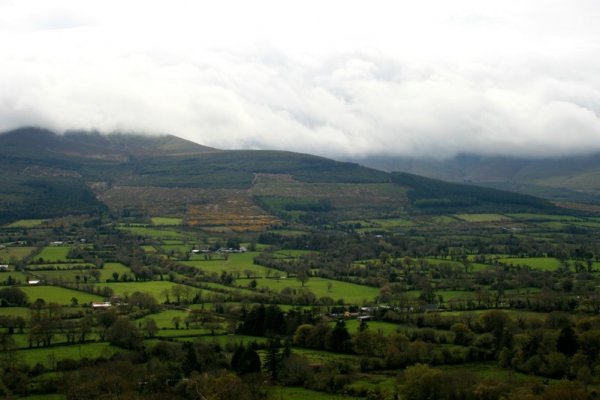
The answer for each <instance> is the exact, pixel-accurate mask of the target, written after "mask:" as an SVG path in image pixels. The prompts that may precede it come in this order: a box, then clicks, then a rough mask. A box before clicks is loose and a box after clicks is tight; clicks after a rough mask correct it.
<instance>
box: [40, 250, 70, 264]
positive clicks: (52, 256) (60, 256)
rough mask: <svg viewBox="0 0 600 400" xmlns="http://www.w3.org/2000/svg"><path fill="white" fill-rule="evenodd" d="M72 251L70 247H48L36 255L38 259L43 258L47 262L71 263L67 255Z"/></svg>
mask: <svg viewBox="0 0 600 400" xmlns="http://www.w3.org/2000/svg"><path fill="white" fill-rule="evenodd" d="M69 250H71V247H70V246H46V247H44V248H43V249H42V251H40V252H39V253H38V254H36V255H35V257H36V258H43V259H44V261H47V262H59V261H65V262H66V261H69V260H68V259H67V255H68V254H69Z"/></svg>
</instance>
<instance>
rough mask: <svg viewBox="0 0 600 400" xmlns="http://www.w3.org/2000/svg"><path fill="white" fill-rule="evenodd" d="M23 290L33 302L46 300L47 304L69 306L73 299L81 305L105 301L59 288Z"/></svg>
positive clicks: (43, 287)
mask: <svg viewBox="0 0 600 400" xmlns="http://www.w3.org/2000/svg"><path fill="white" fill-rule="evenodd" d="M21 290H23V291H24V292H25V294H27V297H28V298H29V301H31V302H34V301H35V300H36V299H44V300H45V301H46V303H57V304H62V305H68V304H71V299H72V298H73V297H75V298H76V299H77V300H78V302H79V304H84V303H91V302H92V301H101V300H103V298H102V297H101V296H97V295H95V294H90V293H85V292H80V291H78V290H72V289H66V288H62V287H58V286H23V287H21Z"/></svg>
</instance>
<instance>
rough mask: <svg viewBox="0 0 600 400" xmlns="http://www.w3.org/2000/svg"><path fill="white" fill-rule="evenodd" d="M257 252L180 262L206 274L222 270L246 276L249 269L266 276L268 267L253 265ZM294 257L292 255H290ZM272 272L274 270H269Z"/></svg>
mask: <svg viewBox="0 0 600 400" xmlns="http://www.w3.org/2000/svg"><path fill="white" fill-rule="evenodd" d="M258 254H259V253H256V252H247V253H233V254H229V256H228V258H227V260H223V259H221V258H220V256H214V258H213V259H212V260H210V261H206V260H204V259H201V260H194V261H183V262H182V264H185V265H191V266H193V267H195V268H198V269H201V270H202V271H204V272H206V273H207V274H211V273H213V272H214V273H216V274H218V275H221V273H223V272H227V273H232V274H234V275H238V274H239V277H246V273H245V271H250V272H252V274H254V275H256V276H257V277H264V276H266V271H267V270H269V268H266V267H262V266H260V265H255V264H254V263H253V259H254V257H256V255H258ZM291 257H294V256H291ZM194 258H203V256H194ZM271 271H272V272H273V273H274V272H275V271H274V270H271Z"/></svg>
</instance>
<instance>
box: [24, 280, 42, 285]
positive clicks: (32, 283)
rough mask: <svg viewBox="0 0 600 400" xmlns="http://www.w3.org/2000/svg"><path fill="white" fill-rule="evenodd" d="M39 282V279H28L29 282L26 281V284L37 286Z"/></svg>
mask: <svg viewBox="0 0 600 400" xmlns="http://www.w3.org/2000/svg"><path fill="white" fill-rule="evenodd" d="M40 282H41V281H40V280H39V279H29V280H27V284H28V285H39V284H40Z"/></svg>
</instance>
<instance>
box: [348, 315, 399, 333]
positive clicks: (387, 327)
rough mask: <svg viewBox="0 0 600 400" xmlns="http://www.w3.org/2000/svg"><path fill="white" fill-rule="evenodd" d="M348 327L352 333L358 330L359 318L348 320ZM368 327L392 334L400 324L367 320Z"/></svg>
mask: <svg viewBox="0 0 600 400" xmlns="http://www.w3.org/2000/svg"><path fill="white" fill-rule="evenodd" d="M345 322H346V329H348V332H349V333H350V334H351V335H352V334H355V333H357V332H358V328H359V326H360V321H359V320H358V319H349V320H346V321H345ZM367 327H368V329H370V330H372V331H375V332H376V331H381V332H382V333H383V334H384V335H386V336H387V335H391V334H392V333H395V332H396V331H397V330H398V328H399V327H400V325H398V324H394V323H391V322H382V321H367Z"/></svg>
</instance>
